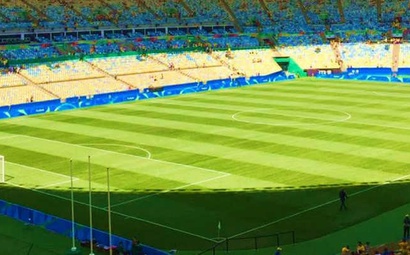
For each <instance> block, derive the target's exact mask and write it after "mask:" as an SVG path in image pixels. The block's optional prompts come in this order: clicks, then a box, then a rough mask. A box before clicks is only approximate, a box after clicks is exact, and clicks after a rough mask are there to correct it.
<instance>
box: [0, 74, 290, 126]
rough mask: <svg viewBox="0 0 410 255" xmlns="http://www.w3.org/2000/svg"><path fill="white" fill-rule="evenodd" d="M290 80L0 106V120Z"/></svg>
mask: <svg viewBox="0 0 410 255" xmlns="http://www.w3.org/2000/svg"><path fill="white" fill-rule="evenodd" d="M294 78H295V76H294V75H289V74H287V73H285V72H283V71H280V72H277V73H273V74H269V75H265V76H255V77H250V78H244V77H241V78H236V79H222V80H213V81H208V82H206V83H203V82H199V83H189V84H183V85H173V86H165V87H162V88H155V89H145V90H144V91H142V92H139V91H138V90H128V91H122V92H113V93H106V94H98V95H93V96H81V97H72V98H67V99H65V100H60V99H55V100H50V101H44V102H34V103H25V104H18V105H10V106H2V107H0V119H5V118H12V117H19V116H26V115H33V114H41V113H48V112H58V111H64V110H71V109H78V108H84V107H91V106H98V105H105V104H114V103H121V102H130V101H137V100H144V99H150V98H157V97H166V96H175V95H181V94H188V93H196V92H202V91H211V90H218V89H225V88H235V87H241V86H249V85H255V84H262V83H268V82H275V81H283V80H288V79H294Z"/></svg>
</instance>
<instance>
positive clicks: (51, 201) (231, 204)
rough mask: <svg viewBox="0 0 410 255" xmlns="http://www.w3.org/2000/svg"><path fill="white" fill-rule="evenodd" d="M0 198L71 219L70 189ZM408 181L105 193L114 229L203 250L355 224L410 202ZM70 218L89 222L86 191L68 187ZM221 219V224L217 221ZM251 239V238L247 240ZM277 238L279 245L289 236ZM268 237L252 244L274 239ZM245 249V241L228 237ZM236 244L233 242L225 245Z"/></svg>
mask: <svg viewBox="0 0 410 255" xmlns="http://www.w3.org/2000/svg"><path fill="white" fill-rule="evenodd" d="M342 187H343V188H344V189H346V190H347V192H348V196H349V197H348V200H347V206H348V209H347V210H343V211H340V210H339V200H338V192H339V190H340V189H341V188H342ZM1 190H2V192H1V193H0V199H3V200H6V201H9V202H11V203H15V204H20V205H23V206H27V207H30V208H33V209H36V210H39V211H42V212H45V213H48V214H52V215H55V216H58V217H62V218H66V219H70V217H71V214H70V213H71V209H70V192H69V190H65V189H62V188H61V189H59V188H58V187H55V189H48V190H33V189H25V188H22V187H12V186H8V185H3V186H1ZM407 194H410V183H409V182H408V181H397V182H394V183H393V182H392V183H385V184H380V183H360V184H352V183H343V184H338V185H316V186H302V187H291V188H289V187H287V188H270V187H266V188H262V189H242V190H225V189H223V190H221V189H218V190H201V189H191V190H190V189H185V190H176V191H163V190H158V189H148V190H138V189H135V190H134V191H130V192H121V193H120V192H112V193H111V213H112V214H111V216H112V226H113V227H112V230H113V233H114V234H116V235H119V236H122V237H125V238H132V237H137V238H138V239H139V240H141V241H142V242H143V243H145V244H147V245H150V246H153V247H157V248H159V249H164V250H171V249H177V250H198V251H199V250H205V249H207V248H209V247H211V246H213V245H214V244H215V243H217V242H218V241H216V240H217V238H226V237H237V238H246V237H254V236H263V235H270V234H274V233H278V232H287V231H295V238H296V242H301V241H307V240H310V239H314V238H317V237H320V236H323V235H326V234H329V233H332V232H334V231H337V230H340V229H343V228H346V227H348V226H351V225H355V224H357V223H359V222H362V221H365V220H367V219H370V218H372V217H375V216H377V215H380V214H382V213H384V212H387V211H390V210H392V209H395V208H397V207H399V206H402V205H404V204H407V203H409V202H410V197H409V196H408V195H407ZM74 196H75V201H76V203H75V212H76V221H77V222H78V223H80V224H83V225H88V223H89V217H88V215H89V214H88V212H89V211H88V210H89V206H88V191H87V190H81V189H76V190H75V195H74ZM92 200H93V217H94V223H93V225H94V227H95V228H97V229H100V230H105V231H107V229H108V216H107V215H108V213H107V209H106V208H107V194H106V193H105V192H101V191H95V192H93V193H92ZM219 223H220V226H221V227H220V228H219V227H218V226H219ZM250 240H252V239H250ZM291 241H292V240H291V238H284V239H283V240H282V241H281V244H286V243H289V242H291ZM275 244H276V240H275V239H272V238H267V239H266V240H265V241H263V242H260V243H259V244H258V245H259V247H269V246H274V245H275ZM232 246H236V248H237V249H252V248H253V247H254V243H252V242H251V241H250V242H248V241H242V242H237V244H235V243H232ZM232 248H235V247H232Z"/></svg>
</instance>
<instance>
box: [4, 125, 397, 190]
mask: <svg viewBox="0 0 410 255" xmlns="http://www.w3.org/2000/svg"><path fill="white" fill-rule="evenodd" d="M19 125H22V126H28V127H38V128H43V129H48V130H59V131H64V132H69V133H74V134H75V133H79V134H84V135H88V136H95V137H105V136H107V137H111V138H112V139H116V140H121V141H128V142H134V143H136V144H138V143H139V144H146V145H152V146H158V147H163V148H168V149H172V150H176V151H186V152H192V151H195V152H196V153H198V154H203V155H209V156H216V157H220V158H225V159H231V160H236V161H240V162H247V163H253V164H259V165H261V166H267V167H275V168H283V169H289V170H293V171H297V172H303V173H307V174H311V175H318V176H325V177H331V178H336V179H341V180H345V181H349V182H361V181H362V180H367V181H375V182H378V181H383V180H387V179H395V178H398V177H400V175H397V174H389V173H386V172H383V171H376V170H370V169H365V168H359V167H349V168H347V167H345V166H342V165H338V164H332V163H326V162H321V161H317V160H309V159H301V158H297V157H290V156H283V155H277V154H271V153H264V152H256V151H253V150H246V149H236V148H230V147H227V146H221V145H215V144H209V143H204V142H192V141H183V140H180V139H172V138H165V137H158V136H154V135H146V134H141V133H134V132H125V131H120V130H112V129H106V128H102V127H88V126H85V125H79V124H67V123H60V122H55V121H46V120H39V119H34V118H26V119H24V121H21V122H19ZM136 131H137V130H136ZM0 142H3V143H4V140H0ZM7 142H9V141H7ZM10 142H11V141H10ZM8 145H9V146H16V144H14V145H10V144H8ZM26 145H27V144H26ZM20 146H22V147H24V144H20ZM33 147H36V146H34V145H33ZM24 148H25V147H24ZM33 149H34V148H33ZM36 149H39V148H36ZM41 149H43V148H41ZM49 153H50V154H52V153H56V152H55V151H54V150H51V151H50V152H49ZM82 155H87V154H84V153H83V154H82ZM114 158H115V157H114ZM341 177H343V178H341ZM176 178H181V177H180V175H179V176H176ZM253 181H255V180H253ZM276 185H277V184H276ZM276 185H275V184H274V183H272V185H271V186H276ZM253 186H255V187H260V186H259V185H256V184H255V185H253ZM265 186H266V185H265Z"/></svg>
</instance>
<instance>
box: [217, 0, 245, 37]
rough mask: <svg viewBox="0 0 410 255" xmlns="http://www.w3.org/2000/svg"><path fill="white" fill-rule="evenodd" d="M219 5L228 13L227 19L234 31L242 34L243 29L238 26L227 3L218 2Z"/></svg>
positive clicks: (223, 0)
mask: <svg viewBox="0 0 410 255" xmlns="http://www.w3.org/2000/svg"><path fill="white" fill-rule="evenodd" d="M219 3H220V4H221V5H222V7H223V8H224V9H225V11H226V12H227V13H228V15H229V17H230V18H231V20H232V22H233V25H234V26H235V29H236V30H238V31H239V32H241V33H242V32H243V29H242V27H241V25H240V24H239V21H238V19H237V18H236V16H235V14H234V13H233V11H232V9H231V7H230V6H229V5H228V3H227V2H226V1H225V0H219Z"/></svg>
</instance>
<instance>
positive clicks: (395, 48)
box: [392, 43, 400, 72]
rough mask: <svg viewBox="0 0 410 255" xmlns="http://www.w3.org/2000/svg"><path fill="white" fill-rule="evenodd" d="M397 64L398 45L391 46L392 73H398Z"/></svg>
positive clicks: (398, 59)
mask: <svg viewBox="0 0 410 255" xmlns="http://www.w3.org/2000/svg"><path fill="white" fill-rule="evenodd" d="M399 63H400V44H399V43H397V44H393V54H392V71H393V72H398V71H399Z"/></svg>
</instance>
